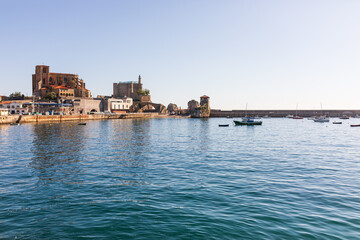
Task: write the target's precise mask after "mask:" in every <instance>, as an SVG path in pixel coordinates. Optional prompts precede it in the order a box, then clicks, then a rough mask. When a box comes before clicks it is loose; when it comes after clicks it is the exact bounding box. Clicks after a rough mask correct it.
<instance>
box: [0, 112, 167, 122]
mask: <svg viewBox="0 0 360 240" xmlns="http://www.w3.org/2000/svg"><path fill="white" fill-rule="evenodd" d="M166 117H169V115H167V114H158V113H128V114H121V115H119V114H90V115H22V116H21V119H20V123H37V122H62V121H87V120H107V119H132V118H166ZM18 119H19V115H11V116H2V117H0V124H10V123H14V122H16V121H17V120H18Z"/></svg>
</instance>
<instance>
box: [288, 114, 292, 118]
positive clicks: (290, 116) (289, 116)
mask: <svg viewBox="0 0 360 240" xmlns="http://www.w3.org/2000/svg"><path fill="white" fill-rule="evenodd" d="M286 117H287V118H293V117H294V115H291V114H289V115H287V116H286Z"/></svg>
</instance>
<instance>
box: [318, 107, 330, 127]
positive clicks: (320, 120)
mask: <svg viewBox="0 0 360 240" xmlns="http://www.w3.org/2000/svg"><path fill="white" fill-rule="evenodd" d="M320 106H321V115H322V103H320ZM314 122H321V123H324V122H330V120H329V118H328V117H326V115H322V116H320V117H316V118H315V119H314Z"/></svg>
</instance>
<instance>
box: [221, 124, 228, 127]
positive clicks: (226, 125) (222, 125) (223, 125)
mask: <svg viewBox="0 0 360 240" xmlns="http://www.w3.org/2000/svg"><path fill="white" fill-rule="evenodd" d="M228 126H229V124H219V127H228Z"/></svg>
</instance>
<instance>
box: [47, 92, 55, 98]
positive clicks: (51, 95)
mask: <svg viewBox="0 0 360 240" xmlns="http://www.w3.org/2000/svg"><path fill="white" fill-rule="evenodd" d="M56 98H57V96H56V93H54V92H49V93H48V94H46V96H45V99H48V100H54V99H56Z"/></svg>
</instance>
